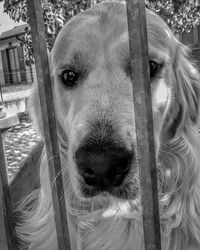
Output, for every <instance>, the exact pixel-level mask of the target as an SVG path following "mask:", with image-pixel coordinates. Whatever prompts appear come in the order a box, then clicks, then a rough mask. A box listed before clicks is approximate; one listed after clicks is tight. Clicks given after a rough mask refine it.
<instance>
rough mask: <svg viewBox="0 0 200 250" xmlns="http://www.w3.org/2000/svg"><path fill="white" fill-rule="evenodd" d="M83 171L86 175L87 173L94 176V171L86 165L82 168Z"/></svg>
mask: <svg viewBox="0 0 200 250" xmlns="http://www.w3.org/2000/svg"><path fill="white" fill-rule="evenodd" d="M84 173H85V174H87V175H89V176H90V177H94V176H95V173H94V171H93V170H92V169H91V168H88V167H86V168H85V169H84Z"/></svg>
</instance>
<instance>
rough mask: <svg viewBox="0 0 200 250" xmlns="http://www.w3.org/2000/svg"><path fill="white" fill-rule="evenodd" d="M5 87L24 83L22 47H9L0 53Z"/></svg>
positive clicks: (24, 69) (24, 70)
mask: <svg viewBox="0 0 200 250" xmlns="http://www.w3.org/2000/svg"><path fill="white" fill-rule="evenodd" d="M1 56H2V63H3V74H4V80H5V85H12V84H18V83H25V82H26V68H25V64H24V53H23V47H22V46H18V47H9V48H7V49H5V50H2V51H1Z"/></svg>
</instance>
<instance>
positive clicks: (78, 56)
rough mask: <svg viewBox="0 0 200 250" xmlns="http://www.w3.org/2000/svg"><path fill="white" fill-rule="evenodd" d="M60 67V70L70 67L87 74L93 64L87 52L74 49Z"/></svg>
mask: <svg viewBox="0 0 200 250" xmlns="http://www.w3.org/2000/svg"><path fill="white" fill-rule="evenodd" d="M59 68H60V70H63V69H66V68H69V69H71V70H74V71H76V72H77V73H80V74H81V75H86V74H87V73H88V72H89V69H90V68H91V65H90V63H89V58H88V56H87V54H86V53H84V52H83V51H74V52H72V53H71V55H70V56H69V57H68V58H67V59H66V60H65V62H64V63H62V64H61V65H60V67H59Z"/></svg>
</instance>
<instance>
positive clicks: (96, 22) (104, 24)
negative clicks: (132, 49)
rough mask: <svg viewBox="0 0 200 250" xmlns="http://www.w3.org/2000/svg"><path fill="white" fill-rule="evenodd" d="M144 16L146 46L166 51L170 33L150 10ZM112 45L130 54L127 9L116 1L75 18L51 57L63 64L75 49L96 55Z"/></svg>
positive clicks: (59, 38)
mask: <svg viewBox="0 0 200 250" xmlns="http://www.w3.org/2000/svg"><path fill="white" fill-rule="evenodd" d="M146 14H147V15H146V16H147V32H148V41H149V46H150V47H154V48H155V49H156V50H157V51H159V50H160V51H164V50H167V51H166V52H168V50H170V47H171V46H172V44H174V43H173V42H174V36H173V34H172V32H171V31H170V29H169V28H168V26H167V25H166V24H165V23H164V21H163V20H162V19H161V18H160V17H159V16H157V15H155V14H154V13H153V12H151V11H149V10H147V11H146ZM113 45H114V47H116V48H117V46H118V45H119V46H120V47H124V49H125V50H126V51H127V52H129V49H128V28H127V17H126V7H125V4H123V3H119V2H118V3H112V2H110V3H104V4H100V5H97V6H95V7H93V8H91V9H89V10H87V11H84V12H82V13H81V14H79V15H78V16H76V17H74V18H73V19H72V20H71V21H70V22H69V23H68V24H67V25H66V26H65V27H64V28H63V29H62V30H61V32H60V34H59V35H58V38H57V41H56V45H55V46H54V49H53V57H54V61H55V62H60V63H61V64H62V62H61V61H63V60H65V57H66V56H67V55H69V54H70V53H72V52H73V51H74V50H77V49H78V50H79V51H84V53H89V54H90V55H94V56H97V53H98V52H99V53H101V50H102V49H104V50H108V49H109V46H113Z"/></svg>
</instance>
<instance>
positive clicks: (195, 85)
mask: <svg viewBox="0 0 200 250" xmlns="http://www.w3.org/2000/svg"><path fill="white" fill-rule="evenodd" d="M188 55H189V49H188V47H186V46H184V45H183V44H181V43H179V42H178V46H177V49H176V51H175V53H174V57H173V59H172V60H173V62H172V72H173V74H172V75H173V78H172V82H173V86H172V103H171V106H170V108H169V110H168V113H167V115H166V120H165V128H167V130H168V132H169V134H170V137H174V136H175V135H176V134H179V133H181V132H182V131H183V130H187V128H189V127H191V126H192V125H197V124H198V120H199V108H200V75H199V72H198V70H197V68H196V67H195V66H194V65H193V64H192V63H191V62H190V60H189V59H188Z"/></svg>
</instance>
